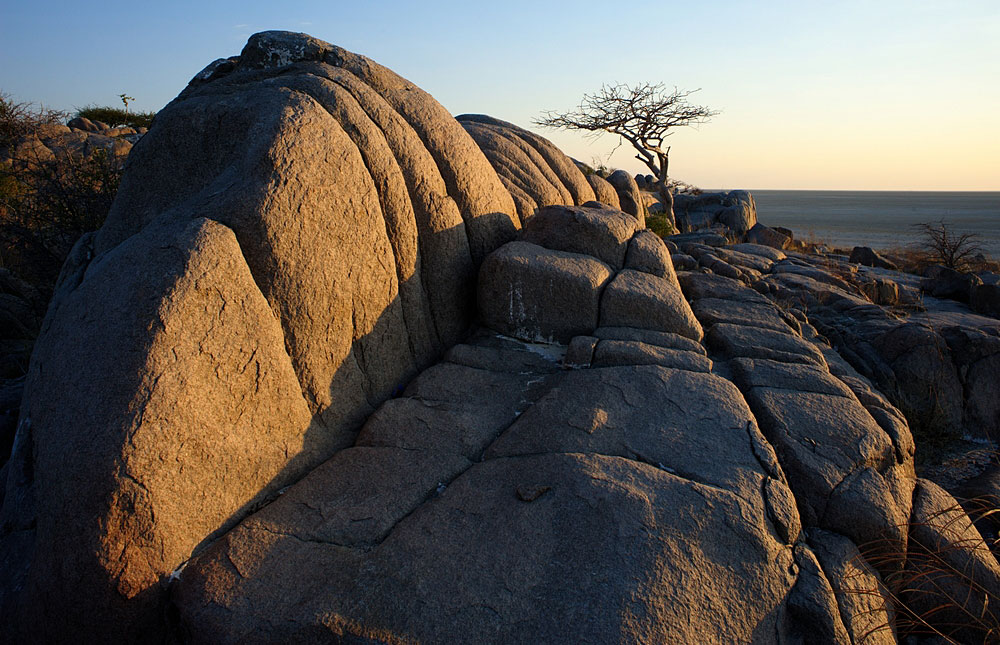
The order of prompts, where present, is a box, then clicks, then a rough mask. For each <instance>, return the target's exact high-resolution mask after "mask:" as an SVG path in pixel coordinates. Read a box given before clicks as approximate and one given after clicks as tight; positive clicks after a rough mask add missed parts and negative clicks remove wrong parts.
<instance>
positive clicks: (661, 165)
mask: <svg viewBox="0 0 1000 645" xmlns="http://www.w3.org/2000/svg"><path fill="white" fill-rule="evenodd" d="M697 91H698V90H687V91H685V90H678V89H677V88H674V89H673V90H672V91H668V90H667V89H666V87H665V86H664V85H663V83H641V84H639V85H635V86H629V85H626V84H623V83H619V84H616V85H602V86H601V89H600V90H598V91H597V92H595V93H594V94H585V95H584V96H583V100H582V101H581V102H580V106H579V107H578V108H577V109H576V110H573V111H571V112H554V111H547V112H544V113H543V116H542V118H540V119H536V120H535V124H536V125H540V126H543V127H546V128H559V129H566V130H586V131H588V132H591V133H593V134H595V135H600V134H602V133H605V132H608V133H611V134H617V135H618V136H619V137H621V139H623V140H625V141H628V142H629V143H630V144H632V147H633V148H635V149H636V151H637V153H638V154H636V155H635V158H636V159H638V160H639V161H641V162H643V163H644V164H646V167H648V168H649V169H650V171H652V173H653V175H654V176H655V177H656V184H657V188H658V190H659V192H660V195H661V196H662V197H663V198H664V202H665V204H668V205H669V204H671V203H672V199H671V195H670V191H669V189H668V188H667V172H668V168H669V164H670V146H665V145H664V143H665V141H666V138H667V137H669V136H670V135H671V134H673V132H672V131H671V130H672V129H673V128H678V127H683V126H693V125H697V124H700V123H705V122H707V121H708V120H709V119H711V118H712V117H713V116H715V115H717V114H718V112H716V111H714V110H711V109H709V108H707V107H705V106H703V105H692V104H691V103H688V100H687V99H688V97H689V96H691V95H692V94H693V93H695V92H697Z"/></svg>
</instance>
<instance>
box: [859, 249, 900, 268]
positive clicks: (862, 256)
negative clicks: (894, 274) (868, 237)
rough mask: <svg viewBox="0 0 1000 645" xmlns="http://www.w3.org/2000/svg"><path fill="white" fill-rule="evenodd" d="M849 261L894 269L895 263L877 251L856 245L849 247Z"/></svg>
mask: <svg viewBox="0 0 1000 645" xmlns="http://www.w3.org/2000/svg"><path fill="white" fill-rule="evenodd" d="M850 261H851V262H854V263H856V264H863V265H865V266H868V267H879V268H881V269H889V270H891V271H896V270H897V269H896V265H895V264H893V263H892V262H890V261H889V260H887V259H885V258H884V257H882V256H881V255H879V253H878V252H877V251H875V250H873V249H871V248H870V247H867V246H856V247H854V248H853V249H851V258H850Z"/></svg>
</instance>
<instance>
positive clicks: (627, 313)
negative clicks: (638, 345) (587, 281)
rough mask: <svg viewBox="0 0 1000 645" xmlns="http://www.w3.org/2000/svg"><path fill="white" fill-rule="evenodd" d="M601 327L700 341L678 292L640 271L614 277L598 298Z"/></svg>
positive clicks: (684, 301)
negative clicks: (658, 332)
mask: <svg viewBox="0 0 1000 645" xmlns="http://www.w3.org/2000/svg"><path fill="white" fill-rule="evenodd" d="M601 326H602V327H639V328H642V329H652V330H654V331H665V332H671V333H675V334H680V335H681V336H686V337H688V338H692V339H694V340H701V337H702V330H701V325H700V324H698V321H697V320H695V317H694V315H693V314H692V313H691V308H690V307H689V306H688V303H687V301H686V300H684V296H683V294H682V293H681V290H680V288H678V287H677V286H676V285H674V284H672V283H671V282H670V281H669V280H666V279H664V278H659V277H656V276H654V275H650V274H648V273H643V272H641V271H633V270H631V269H626V270H624V271H621V272H619V273H618V275H617V276H615V278H614V280H612V281H611V284H609V285H608V286H607V288H606V289H605V290H604V295H603V296H602V297H601Z"/></svg>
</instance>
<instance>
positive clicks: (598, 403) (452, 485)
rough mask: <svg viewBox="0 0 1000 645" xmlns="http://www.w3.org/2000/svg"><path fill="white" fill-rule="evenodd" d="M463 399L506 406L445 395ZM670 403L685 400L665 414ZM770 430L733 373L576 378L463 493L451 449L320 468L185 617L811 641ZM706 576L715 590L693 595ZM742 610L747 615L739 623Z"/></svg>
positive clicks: (423, 635)
mask: <svg viewBox="0 0 1000 645" xmlns="http://www.w3.org/2000/svg"><path fill="white" fill-rule="evenodd" d="M528 378H530V376H529V377H528ZM431 380H433V379H431ZM428 384H429V385H430V383H428ZM456 396H457V397H459V398H472V399H475V402H481V401H483V400H484V398H488V397H490V396H492V393H491V392H489V391H486V390H479V394H478V395H475V394H473V395H471V397H470V395H468V394H463V393H460V392H452V393H451V394H447V395H445V397H446V398H449V399H451V400H453V401H454V399H453V398H452V397H456ZM661 397H666V398H665V399H663V400H664V401H667V402H670V403H668V404H667V405H665V406H663V407H661V408H651V407H649V406H648V405H646V403H645V401H646V400H647V399H648V398H656V399H660V398H661ZM420 400H422V399H419V398H418V401H420ZM673 401H676V402H683V403H684V408H678V407H677V405H678V403H674V402H673ZM423 402H424V404H426V405H428V406H435V405H438V403H436V402H435V401H433V400H426V401H423ZM390 403H391V402H390ZM470 403H473V402H470ZM387 405H388V404H387ZM469 409H470V410H475V409H477V406H475V405H471V406H470V408H469ZM577 417H579V419H577ZM575 419H576V420H575ZM582 421H585V422H589V423H590V425H589V426H587V427H588V428H590V430H591V433H590V434H587V433H586V432H584V433H581V432H580V429H579V428H578V425H579V422H582ZM553 424H555V425H553ZM693 426H696V427H697V428H698V431H697V432H688V431H687V430H688V428H690V427H693ZM664 427H671V428H675V429H676V431H672V432H663V431H662V428H664ZM750 429H752V430H754V431H755V428H753V421H752V417H751V416H750V414H749V410H747V408H746V406H745V404H743V403H742V401H741V399H740V398H739V395H738V393H737V392H736V391H735V389H734V388H733V386H732V385H730V384H728V383H727V382H726V381H724V380H722V379H719V378H718V377H714V376H710V375H705V374H692V373H689V372H681V371H673V370H664V369H662V368H656V367H639V368H633V367H629V368H609V369H590V370H580V371H572V372H567V373H565V376H564V378H563V379H562V381H561V382H560V384H559V385H557V386H556V387H555V389H552V390H550V391H549V393H548V394H546V395H544V396H543V397H542V398H541V399H539V401H538V403H536V404H535V406H533V407H531V408H530V409H529V410H528V411H526V412H525V413H524V414H523V415H521V416H520V417H519V419H518V421H517V422H515V424H514V425H513V426H512V427H511V428H510V429H509V430H507V432H506V433H504V435H503V436H502V437H501V439H500V440H499V441H497V442H495V443H494V444H493V446H491V447H490V448H489V449H488V450H487V453H486V455H485V460H484V461H482V462H479V463H474V464H472V465H471V467H469V468H468V469H467V470H465V472H464V473H462V474H459V475H458V476H457V478H453V479H452V477H453V476H454V475H453V472H454V468H456V467H458V466H460V464H461V462H458V461H455V462H449V461H447V459H446V458H445V456H444V455H445V453H446V451H445V450H438V451H435V452H434V453H433V455H431V454H427V455H426V457H425V458H423V459H415V460H414V462H413V463H406V461H405V460H404V461H401V462H399V465H398V466H397V467H396V468H391V467H389V468H388V469H387V470H385V471H382V470H378V469H376V470H374V471H372V472H371V475H370V476H375V477H381V478H382V479H383V480H384V481H383V482H380V483H379V484H377V485H375V486H362V485H359V484H358V483H357V482H356V481H355V480H354V479H353V478H349V477H346V476H344V475H343V471H342V470H338V469H334V468H333V466H332V463H330V464H327V465H325V466H324V467H323V468H322V469H321V470H319V471H316V472H314V473H313V474H312V475H310V476H309V477H308V478H306V480H304V481H303V482H301V483H300V484H298V485H296V486H294V487H293V488H291V489H290V490H289V492H288V493H286V494H285V495H284V496H283V497H282V498H280V499H279V500H278V501H276V502H275V503H273V504H271V505H270V506H268V507H267V508H266V509H264V510H263V511H261V512H260V513H257V514H256V515H254V516H253V517H252V518H250V519H249V520H247V521H245V522H243V523H242V524H241V525H240V527H239V528H238V529H236V530H235V531H232V532H230V533H229V534H227V535H226V536H225V537H224V538H223V539H222V540H220V541H219V542H217V543H216V544H215V545H213V546H212V547H210V548H209V549H208V550H207V551H206V552H205V553H204V554H202V555H200V556H198V557H197V558H196V559H195V560H194V561H193V562H192V563H190V564H189V565H188V567H187V568H186V569H185V570H184V572H183V574H182V575H181V579H180V584H179V586H178V589H177V593H176V594H175V598H176V601H177V607H178V610H179V612H180V617H181V621H182V623H183V624H185V625H187V626H189V636H190V639H191V640H192V641H194V642H235V641H243V642H261V641H274V640H289V639H291V640H301V639H303V638H306V637H309V638H314V639H337V638H344V637H347V638H349V637H352V636H353V637H364V638H372V639H376V640H382V641H392V640H396V639H405V638H410V639H420V640H428V641H455V640H468V639H472V640H475V641H476V642H510V641H511V640H515V641H516V640H519V639H523V638H524V637H525V636H526V635H529V634H530V635H531V638H539V639H541V640H544V641H549V642H567V641H574V642H575V641H579V640H580V639H584V640H586V639H594V638H597V639H600V640H602V641H604V640H615V641H618V640H626V641H630V642H649V643H652V642H658V641H663V640H671V639H675V638H679V639H682V640H698V639H700V638H702V637H703V636H704V634H706V633H711V634H716V635H718V638H720V639H722V640H735V641H756V640H764V641H766V640H770V639H771V638H772V637H773V634H775V633H786V632H793V631H796V630H797V629H802V626H801V625H799V624H798V623H797V622H796V620H797V617H795V616H793V615H792V614H791V613H790V612H789V611H787V609H786V608H785V603H786V599H787V598H788V597H789V595H790V590H791V589H792V587H793V586H795V585H796V576H795V573H794V570H793V568H792V557H791V551H790V550H789V549H788V548H787V547H785V546H783V545H782V543H781V541H780V538H779V537H778V535H777V534H776V529H775V528H773V525H772V521H773V520H772V519H771V516H770V515H769V514H768V511H767V505H766V504H765V501H764V497H763V495H762V487H763V486H764V484H765V482H774V483H773V484H772V486H776V487H778V488H780V487H783V486H784V484H783V483H782V480H781V474H780V470H776V471H774V473H773V474H772V472H771V470H770V469H769V467H768V466H765V465H764V464H769V463H771V464H773V463H774V457H773V454H770V456H769V457H768V453H767V449H766V447H765V445H764V444H760V443H759V440H756V439H755V438H754V434H753V433H752V432H750V431H749V430H750ZM441 448H444V444H441ZM351 450H352V451H353V450H367V451H368V452H367V453H363V454H365V455H376V454H378V453H377V452H375V451H378V450H391V449H376V448H368V449H361V448H356V449H351ZM761 450H763V451H764V452H762V453H760V454H758V452H759V451H761ZM706 451H710V452H711V453H712V454H714V455H715V459H710V460H706V459H704V458H702V457H701V455H702V454H704V453H705V452H706ZM350 453H351V451H345V452H342V453H340V454H339V455H338V456H337V457H335V460H336V459H345V457H342V456H341V455H346V454H350ZM569 453H572V454H569ZM399 454H400V453H389V454H388V455H387V457H388V459H386V460H385V461H388V462H390V463H391V460H392V459H393V458H395V455H399ZM415 454H416V453H415ZM760 455H763V462H762V461H761V459H762V457H761V456H760ZM359 458H360V462H361V464H363V463H364V461H365V459H367V458H368V457H360V455H359ZM654 459H662V460H664V461H663V463H661V464H660V465H656V464H653V463H650V461H652V460H654ZM451 463H454V464H455V465H454V466H452V465H450V464H451ZM372 464H373V466H374V465H375V463H374V462H372ZM345 466H346V467H347V468H359V469H360V468H361V465H357V466H355V465H347V464H346V463H345ZM382 467H383V466H378V468H382ZM771 468H773V466H772V467H771ZM338 472H339V473H341V474H339V475H338V474H337V473H338ZM435 472H436V473H440V477H441V478H442V479H441V480H440V483H437V484H435V483H434V479H435V477H434V476H432V473H435ZM383 473H384V474H383ZM361 477H365V475H361ZM403 482H406V484H405V485H403V486H396V485H393V484H394V483H403ZM412 489H417V490H423V491H425V497H424V499H423V501H422V502H419V503H417V504H415V505H414V504H413V501H414V500H413V499H411V498H407V497H406V495H408V494H410V493H409V492H408V491H410V490H412ZM407 506H410V507H411V510H410V512H408V513H406V514H404V513H403V512H402V509H403V508H404V507H407ZM735 517H739V518H741V519H740V521H738V522H735V523H734V522H732V521H731V518H735ZM342 518H352V519H353V520H354V521H355V522H356V523H357V520H359V519H360V522H359V526H354V525H353V524H348V525H345V524H343V523H342V522H343V520H342ZM727 518H730V519H727ZM723 525H724V526H727V527H728V528H727V529H726V530H725V531H722V532H719V531H717V527H718V526H723ZM384 527H389V528H388V530H387V531H386V529H385V528H384ZM786 532H787V530H786ZM708 535H711V536H712V537H711V538H710V539H708V540H707V541H705V540H704V539H703V538H702V537H701V536H704V537H707V536H708ZM360 539H363V540H368V542H360V541H359V540H360ZM362 544H364V545H365V546H361V545H362ZM584 563H586V564H585V565H584ZM251 572H252V573H251ZM693 581H697V582H696V583H695V584H697V585H698V588H699V589H700V590H701V592H700V593H698V594H690V593H687V592H685V591H684V590H685V589H687V588H689V586H690V585H691V584H692V582H693ZM734 593H735V594H736V595H735V596H733V595H732V594H734ZM723 598H737V599H738V600H737V604H738V609H735V610H733V611H732V612H731V614H732V616H731V617H730V618H729V619H727V620H725V621H721V622H720V621H719V620H718V616H719V611H720V608H722V607H725V606H727V605H728V604H729V603H730V602H731V601H728V600H723ZM621 603H626V604H627V605H628V606H629V607H631V609H630V610H629V614H628V615H627V616H622V615H621V614H619V613H618V612H617V611H616V610H614V609H613V608H615V607H620V606H621ZM831 607H832V608H833V609H832V610H833V611H836V606H835V604H831V605H830V606H828V607H827V610H828V611H829V610H830V609H831ZM486 608H488V609H486ZM726 611H727V612H728V611H729V610H726ZM727 615H728V613H727Z"/></svg>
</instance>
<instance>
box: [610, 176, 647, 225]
mask: <svg viewBox="0 0 1000 645" xmlns="http://www.w3.org/2000/svg"><path fill="white" fill-rule="evenodd" d="M608 183H609V184H611V185H612V186H613V187H614V189H615V192H617V193H618V202H619V204H620V206H621V209H622V210H623V211H625V212H626V213H628V214H629V215H634V216H635V217H636V218H637V219H638V220H639V223H640V225H641V226H642V227H645V226H646V207H645V206H644V205H643V201H642V195H641V194H640V193H639V187H638V186H636V185H635V179H633V178H632V175H630V174H628V173H627V172H625V171H624V170H616V171H614V172H613V173H611V174H610V175H609V176H608Z"/></svg>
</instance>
